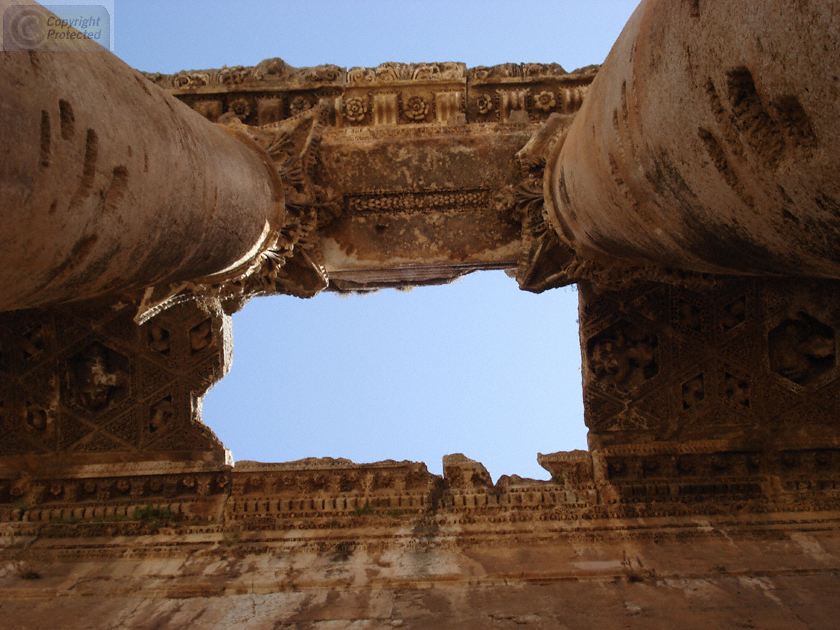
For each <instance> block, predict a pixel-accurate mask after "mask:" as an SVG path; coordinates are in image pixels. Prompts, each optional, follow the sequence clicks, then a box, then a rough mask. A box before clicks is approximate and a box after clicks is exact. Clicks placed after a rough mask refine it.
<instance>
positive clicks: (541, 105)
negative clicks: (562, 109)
mask: <svg viewBox="0 0 840 630" xmlns="http://www.w3.org/2000/svg"><path fill="white" fill-rule="evenodd" d="M534 105H535V106H536V108H537V109H541V110H543V111H544V112H547V111H550V110H552V109H554V106H555V105H557V101H556V99H555V98H554V92H548V91H543V92H540V93H539V94H537V97H536V98H535V99H534Z"/></svg>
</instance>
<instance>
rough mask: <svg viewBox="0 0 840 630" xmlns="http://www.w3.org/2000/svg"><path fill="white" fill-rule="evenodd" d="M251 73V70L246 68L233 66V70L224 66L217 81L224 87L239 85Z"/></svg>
mask: <svg viewBox="0 0 840 630" xmlns="http://www.w3.org/2000/svg"><path fill="white" fill-rule="evenodd" d="M250 73H251V68H245V67H244V66H233V67H232V68H228V67H227V66H222V68H221V69H220V70H219V75H218V77H217V79H218V81H219V83H221V84H222V85H238V84H240V83H242V82H243V81H244V80H245V79H246V78H247V77H248V75H249V74H250Z"/></svg>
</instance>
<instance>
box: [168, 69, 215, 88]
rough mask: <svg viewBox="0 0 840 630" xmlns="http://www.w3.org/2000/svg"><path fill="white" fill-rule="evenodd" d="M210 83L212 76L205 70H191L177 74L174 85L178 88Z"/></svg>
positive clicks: (173, 81) (173, 80)
mask: <svg viewBox="0 0 840 630" xmlns="http://www.w3.org/2000/svg"><path fill="white" fill-rule="evenodd" d="M208 83H210V78H209V77H208V76H207V75H206V74H205V73H203V72H191V73H184V74H178V75H175V76H174V77H173V78H172V85H173V86H174V87H175V88H176V89H178V88H188V87H190V88H191V87H201V86H204V85H207V84H208Z"/></svg>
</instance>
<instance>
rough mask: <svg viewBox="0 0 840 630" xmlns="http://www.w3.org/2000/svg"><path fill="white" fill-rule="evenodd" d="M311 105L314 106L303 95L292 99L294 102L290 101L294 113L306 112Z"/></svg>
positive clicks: (290, 107)
mask: <svg viewBox="0 0 840 630" xmlns="http://www.w3.org/2000/svg"><path fill="white" fill-rule="evenodd" d="M310 107H312V105H311V103H310V102H309V101H307V100H306V99H305V98H304V97H302V96H296V97H295V98H293V99H292V102H291V103H289V109H290V110H291V111H292V114H293V115H294V114H300V113H301V112H305V111H306V110H307V109H309V108H310Z"/></svg>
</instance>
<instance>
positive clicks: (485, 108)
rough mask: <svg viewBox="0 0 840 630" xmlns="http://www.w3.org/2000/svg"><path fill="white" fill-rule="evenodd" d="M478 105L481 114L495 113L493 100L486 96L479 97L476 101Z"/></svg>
mask: <svg viewBox="0 0 840 630" xmlns="http://www.w3.org/2000/svg"><path fill="white" fill-rule="evenodd" d="M476 104H477V105H478V113H479V114H489V113H490V112H492V111H493V99H492V98H490V97H489V96H487V95H486V94H482V95H481V96H479V97H478V98H477V99H476Z"/></svg>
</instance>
